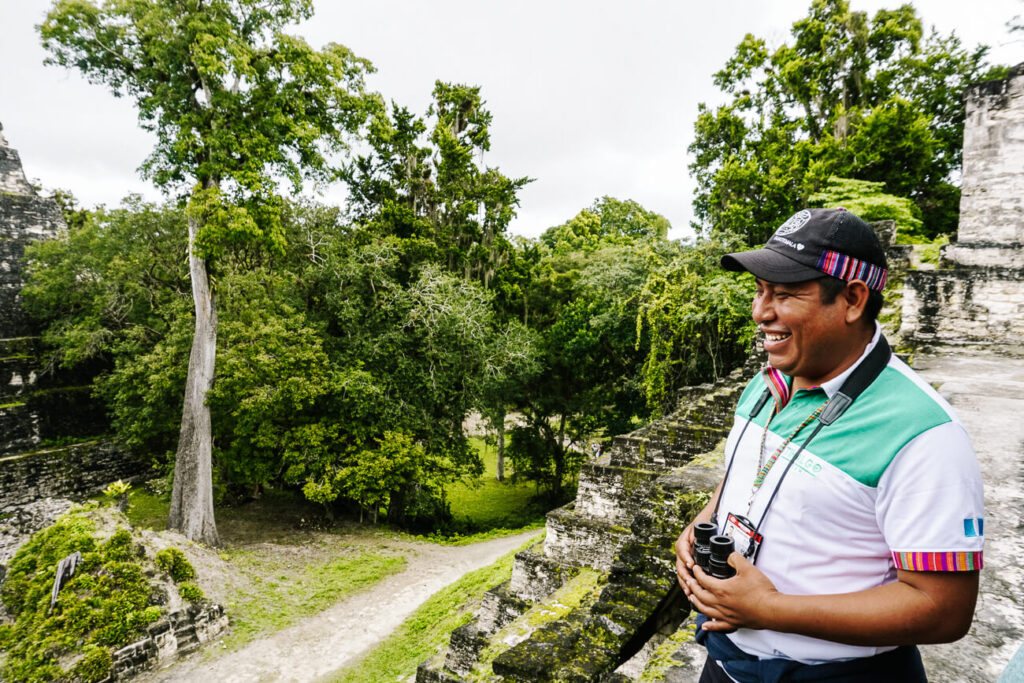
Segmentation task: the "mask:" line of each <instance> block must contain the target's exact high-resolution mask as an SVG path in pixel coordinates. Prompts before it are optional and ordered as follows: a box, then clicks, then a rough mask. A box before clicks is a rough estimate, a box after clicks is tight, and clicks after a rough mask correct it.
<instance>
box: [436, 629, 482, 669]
mask: <svg viewBox="0 0 1024 683" xmlns="http://www.w3.org/2000/svg"><path fill="white" fill-rule="evenodd" d="M486 645H487V635H486V634H484V633H481V632H480V629H479V628H477V626H476V624H475V623H473V622H470V623H468V624H464V625H463V626H460V627H459V628H457V629H455V630H454V631H452V635H451V638H449V639H448V653H447V654H446V655H445V658H444V668H446V669H448V670H449V671H451V672H452V673H456V674H459V675H460V676H465V675H466V674H468V673H469V672H470V671H472V670H473V667H474V666H476V662H477V660H478V659H479V658H480V651H481V650H483V649H484V647H485V646H486Z"/></svg>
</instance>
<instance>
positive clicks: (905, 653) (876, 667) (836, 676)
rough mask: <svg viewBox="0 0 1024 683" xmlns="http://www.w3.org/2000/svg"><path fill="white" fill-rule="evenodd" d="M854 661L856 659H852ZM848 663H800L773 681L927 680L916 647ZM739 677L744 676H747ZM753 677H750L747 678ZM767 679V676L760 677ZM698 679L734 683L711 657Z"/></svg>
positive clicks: (901, 682)
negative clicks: (796, 667) (805, 664)
mask: <svg viewBox="0 0 1024 683" xmlns="http://www.w3.org/2000/svg"><path fill="white" fill-rule="evenodd" d="M854 662H856V663H854ZM854 662H850V663H849V669H850V670H849V671H843V670H842V669H843V668H847V667H845V666H844V664H847V663H838V662H837V663H836V664H821V665H818V666H801V667H799V668H798V669H795V670H793V671H792V672H787V673H785V674H783V675H782V677H781V678H774V677H773V678H772V680H773V681H780V682H783V681H794V682H795V681H829V682H830V683H928V677H927V676H926V675H925V673H924V665H923V664H922V663H921V653H920V652H918V650H917V648H916V647H912V646H904V647H898V648H896V649H895V650H890V651H889V652H883V653H882V654H879V655H875V656H874V657H867V658H865V659H863V660H854ZM742 680H747V679H746V678H744V679H742ZM750 680H753V679H750ZM758 680H763V681H768V680H769V679H763V678H759V679H758ZM700 683H735V682H734V680H733V679H732V678H731V677H730V676H729V675H728V674H727V673H725V671H723V670H722V667H721V666H719V665H718V664H716V663H715V662H714V661H713V660H712V659H711V658H710V657H708V659H707V661H705V662H704V669H703V670H702V671H701V673H700Z"/></svg>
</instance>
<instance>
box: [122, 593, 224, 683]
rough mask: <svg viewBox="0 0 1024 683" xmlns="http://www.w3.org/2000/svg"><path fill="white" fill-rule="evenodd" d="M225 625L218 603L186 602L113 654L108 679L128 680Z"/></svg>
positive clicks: (180, 653)
mask: <svg viewBox="0 0 1024 683" xmlns="http://www.w3.org/2000/svg"><path fill="white" fill-rule="evenodd" d="M227 626H228V617H227V614H225V613H224V608H223V607H221V606H220V605H213V604H208V605H189V606H188V607H186V608H184V609H180V610H175V611H174V612H171V613H170V614H168V615H167V616H165V617H161V618H160V620H159V621H157V622H156V623H154V624H152V625H151V626H150V627H149V628H148V629H146V630H147V632H148V635H147V636H146V637H145V638H143V639H142V640H139V641H136V642H134V643H131V644H130V645H125V646H124V647H122V648H121V649H120V650H118V651H117V652H115V653H114V667H113V675H112V676H111V678H110V679H109V680H111V681H126V680H130V679H131V678H134V677H135V676H137V675H138V674H140V673H142V672H144V671H150V670H152V669H156V668H159V667H161V666H163V665H165V664H169V663H171V662H172V661H174V660H175V659H177V658H178V657H185V656H187V655H190V654H192V653H193V652H195V651H196V650H198V649H199V648H200V647H201V646H202V645H203V644H204V643H207V642H209V641H210V640H212V639H214V638H216V637H217V636H218V635H220V634H221V633H222V632H223V631H224V629H226V628H227Z"/></svg>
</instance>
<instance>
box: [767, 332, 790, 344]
mask: <svg viewBox="0 0 1024 683" xmlns="http://www.w3.org/2000/svg"><path fill="white" fill-rule="evenodd" d="M791 336H792V335H790V334H789V333H788V332H765V333H764V340H765V341H767V342H780V341H785V340H787V339H789V338H790V337H791Z"/></svg>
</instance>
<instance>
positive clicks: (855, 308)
mask: <svg viewBox="0 0 1024 683" xmlns="http://www.w3.org/2000/svg"><path fill="white" fill-rule="evenodd" d="M870 294H871V290H869V289H868V286H867V285H866V284H864V281H863V280H854V281H853V282H851V283H850V284H848V285H846V289H844V290H843V299H844V301H846V323H847V324H848V325H852V324H854V323H856V322H857V321H859V320H860V319H861V318H863V317H864V307H865V306H867V303H868V296H869V295H870Z"/></svg>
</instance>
